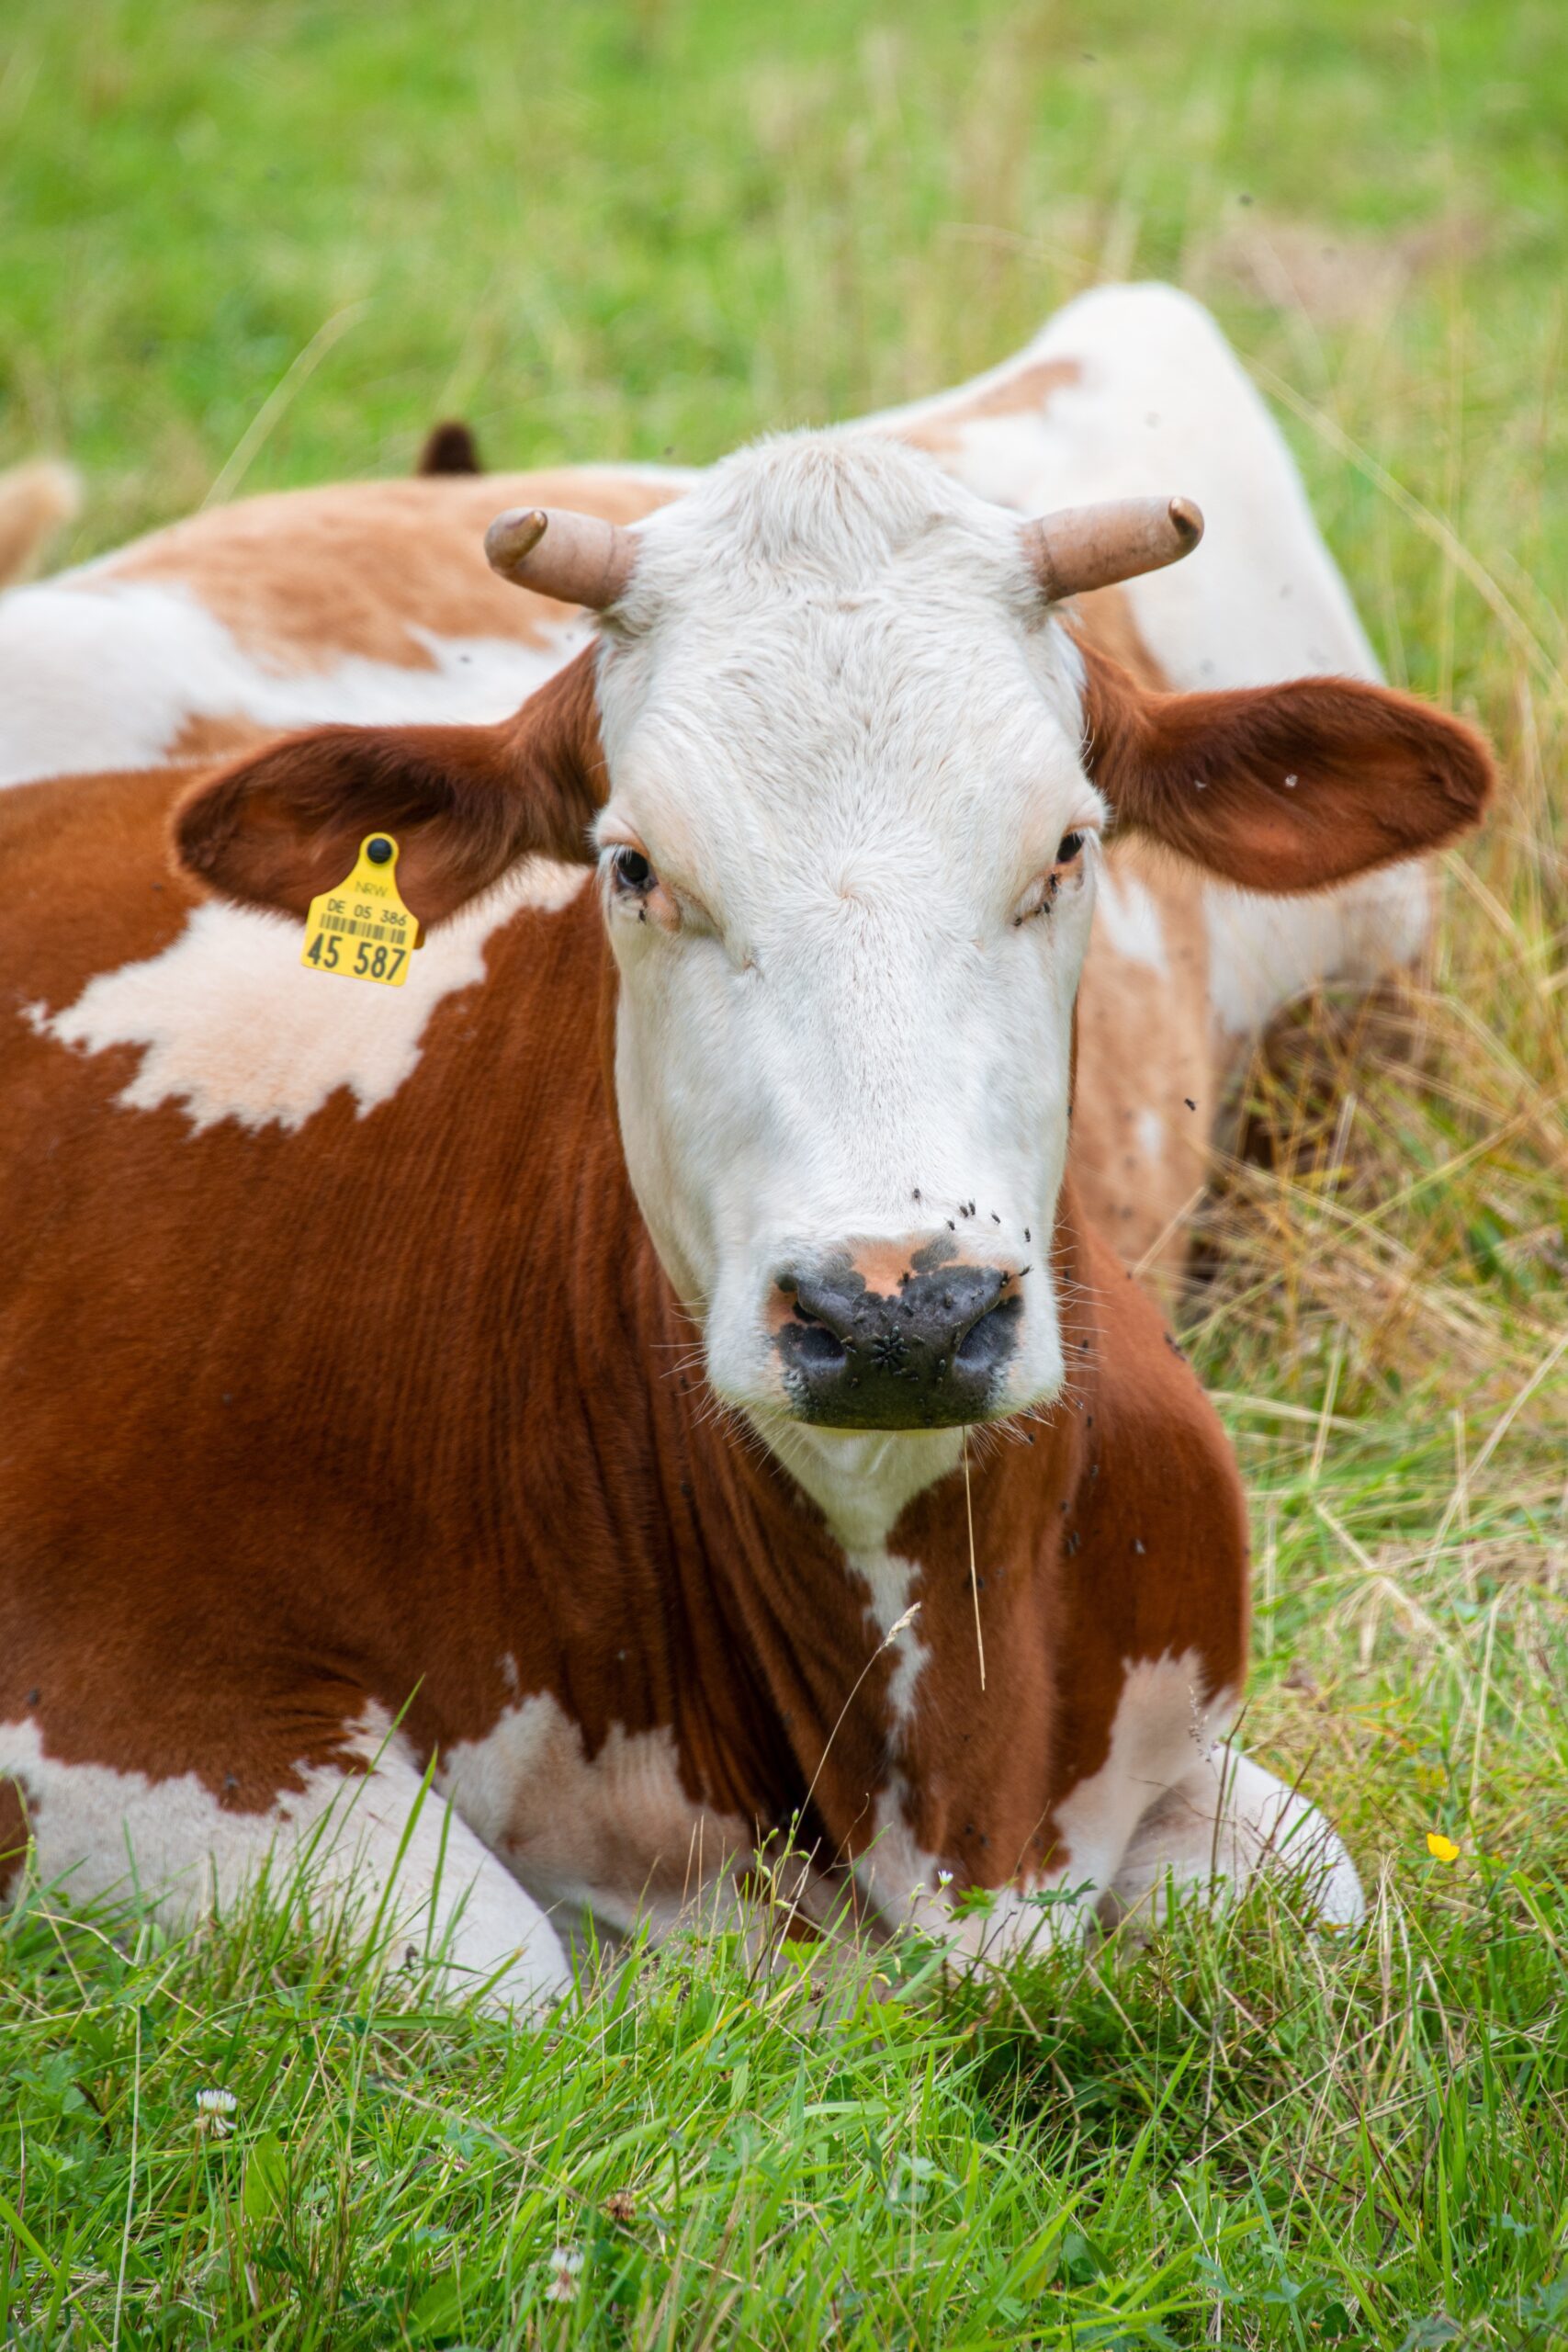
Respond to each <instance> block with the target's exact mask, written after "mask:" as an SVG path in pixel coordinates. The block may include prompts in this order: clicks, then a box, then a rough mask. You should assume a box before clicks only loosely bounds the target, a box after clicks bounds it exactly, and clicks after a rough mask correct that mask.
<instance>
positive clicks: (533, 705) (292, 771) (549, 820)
mask: <svg viewBox="0 0 1568 2352" xmlns="http://www.w3.org/2000/svg"><path fill="white" fill-rule="evenodd" d="M593 677H594V656H593V650H592V648H589V649H588V650H586V651H584V652H582V653H581V654H579V655H578V657H577V659H576V660H575V661H574V662H570V663H569V664H568V665H567V667H566V668H565V669H564V670H559V671H558V672H557V673H556V675H555V676H554V677H553V678H551V679H550V680H549V681H548V682H547V684H545V685H543V686H541V687H540V688H539V691H538V693H537V694H536V695H530V697H529V699H528V700H527V701H526V702H525V704H524V705H523V707H522V709H521V710H519V711H517V712H516V713H515V714H514V715H513V717H512V718H508V719H503V720H502V722H501V724H500V725H499V726H495V727H318V728H314V729H311V730H310V732H309V733H308V734H303V735H290V736H286V737H285V738H284V739H283V741H281V742H276V743H270V744H268V745H267V746H266V748H265V750H263V751H260V752H253V753H250V754H249V755H247V757H246V758H244V759H243V760H241V761H238V762H237V763H235V764H234V765H233V766H231V767H229V768H227V769H225V770H224V772H223V773H222V774H221V775H218V776H214V777H210V778H209V779H207V780H206V781H204V782H203V783H202V784H201V785H200V786H198V787H197V790H196V791H195V792H193V793H192V794H191V795H190V797H189V798H188V799H186V801H185V802H184V803H183V805H182V806H181V807H180V808H179V809H177V810H176V811H175V854H176V856H177V857H178V859H179V861H180V863H181V865H184V866H185V867H186V870H187V872H189V873H191V874H193V875H194V876H196V877H197V880H198V881H200V882H204V883H206V884H207V885H208V886H209V888H212V889H215V890H219V891H221V892H222V893H223V895H224V896H225V897H226V898H231V899H241V900H243V901H244V902H245V903H247V904H249V905H252V906H262V907H277V908H281V909H284V910H287V911H288V912H289V913H291V914H297V915H303V914H305V913H307V912H308V911H309V909H310V901H311V899H313V898H315V897H316V896H317V895H318V894H319V893H320V892H321V891H323V890H330V889H332V888H333V886H334V885H335V884H337V883H339V882H341V881H343V879H344V876H346V875H347V874H348V872H349V870H350V869H351V867H352V866H353V865H354V861H355V856H356V854H358V849H359V844H360V842H361V841H362V840H363V838H364V836H365V835H366V834H367V833H368V832H374V831H378V830H380V831H386V832H389V833H392V834H395V835H396V837H397V841H398V844H399V859H398V887H399V889H400V891H401V893H402V895H403V897H404V898H405V899H406V900H407V902H408V904H409V906H410V908H411V909H412V911H413V913H414V914H416V915H417V916H418V917H419V919H420V921H421V922H442V921H443V920H444V919H445V917H446V916H447V915H450V914H455V913H456V912H457V909H458V908H459V907H460V906H462V905H463V904H464V903H465V902H466V901H467V900H468V899H472V898H474V897H475V896H477V894H478V893H479V891H481V890H484V889H487V888H489V886H490V885H491V883H492V882H494V881H496V880H498V879H499V878H500V876H502V874H503V873H505V871H506V869H507V867H508V866H509V865H513V864H515V862H516V861H517V859H518V858H520V857H525V856H527V855H529V854H531V853H543V854H545V855H547V856H549V857H558V858H564V859H567V860H569V861H571V862H574V863H577V864H581V865H591V864H592V862H593V858H594V851H593V848H592V842H591V841H590V838H589V829H590V827H591V826H592V822H593V820H594V817H595V815H596V813H597V811H598V809H599V807H600V805H601V803H602V801H603V799H604V755H603V752H602V751H601V748H600V742H599V725H598V716H597V705H596V702H595V698H594V691H593Z"/></svg>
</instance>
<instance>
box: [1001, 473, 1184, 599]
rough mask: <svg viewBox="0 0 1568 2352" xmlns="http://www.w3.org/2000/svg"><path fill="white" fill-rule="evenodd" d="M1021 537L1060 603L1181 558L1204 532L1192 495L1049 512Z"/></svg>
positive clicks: (1038, 573)
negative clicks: (1057, 512)
mask: <svg viewBox="0 0 1568 2352" xmlns="http://www.w3.org/2000/svg"><path fill="white" fill-rule="evenodd" d="M1202 536H1203V517H1202V515H1201V514H1200V513H1199V512H1198V509H1197V507H1196V506H1195V505H1194V504H1193V503H1192V501H1191V500H1190V498H1108V499H1105V500H1103V501H1102V502H1101V503H1100V504H1099V505H1096V506H1065V507H1064V508H1063V509H1062V511H1061V513H1060V514H1059V515H1041V516H1040V518H1039V520H1038V521H1036V522H1032V523H1025V524H1024V525H1023V526H1022V531H1021V537H1022V539H1023V545H1024V549H1025V552H1026V553H1027V555H1028V557H1029V560H1030V563H1031V564H1032V567H1033V570H1034V573H1035V577H1036V578H1037V579H1038V581H1039V582H1040V585H1041V587H1042V588H1043V590H1044V591H1045V594H1046V595H1047V597H1049V599H1050V600H1051V602H1052V603H1053V604H1055V602H1056V600H1057V598H1058V597H1062V596H1080V595H1082V594H1084V592H1085V591H1086V590H1087V589H1089V588H1109V587H1110V586H1111V584H1112V582H1115V581H1118V580H1134V579H1135V578H1136V577H1137V575H1138V573H1139V572H1140V571H1160V570H1162V569H1163V567H1164V566H1165V565H1166V564H1168V563H1177V562H1179V560H1180V559H1181V558H1182V557H1183V556H1184V555H1190V554H1191V552H1192V550H1193V548H1195V547H1196V546H1197V544H1198V542H1199V540H1200V539H1201V537H1202Z"/></svg>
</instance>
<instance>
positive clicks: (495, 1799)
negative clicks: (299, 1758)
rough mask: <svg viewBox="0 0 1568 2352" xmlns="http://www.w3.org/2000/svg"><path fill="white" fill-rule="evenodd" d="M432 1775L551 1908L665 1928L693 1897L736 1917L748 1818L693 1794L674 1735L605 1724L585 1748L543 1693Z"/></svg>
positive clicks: (748, 1854) (455, 1751) (465, 1744)
mask: <svg viewBox="0 0 1568 2352" xmlns="http://www.w3.org/2000/svg"><path fill="white" fill-rule="evenodd" d="M436 1785H437V1786H438V1787H439V1788H440V1789H441V1790H442V1792H444V1793H445V1794H446V1796H448V1797H449V1799H450V1801H451V1803H452V1804H453V1806H454V1807H455V1808H456V1810H457V1812H458V1813H460V1814H461V1815H462V1817H463V1819H464V1820H465V1821H467V1822H469V1823H470V1824H471V1825H472V1826H473V1827H474V1829H475V1830H476V1831H477V1832H478V1834H479V1837H480V1838H483V1840H484V1842H485V1844H486V1845H487V1846H489V1847H490V1848H491V1849H492V1850H493V1851H494V1852H496V1853H498V1854H500V1855H502V1856H503V1857H504V1859H505V1860H506V1862H507V1864H508V1866H509V1867H510V1868H511V1869H512V1870H513V1871H515V1872H516V1874H517V1876H518V1878H519V1879H520V1880H521V1881H522V1883H524V1884H525V1886H526V1887H527V1888H528V1889H529V1891H530V1892H531V1893H532V1894H534V1896H535V1898H536V1900H537V1901H538V1902H539V1903H540V1904H541V1905H544V1906H545V1907H546V1908H547V1910H552V1911H553V1910H557V1909H559V1910H562V1911H563V1912H569V1911H572V1910H582V1909H586V1910H588V1911H591V1912H592V1914H593V1915H594V1917H596V1918H598V1919H601V1920H603V1921H604V1922H605V1923H606V1924H607V1925H608V1926H610V1927H613V1928H631V1927H632V1926H634V1925H635V1924H636V1923H637V1921H638V1920H648V1921H649V1922H650V1923H651V1925H652V1927H653V1928H654V1931H655V1932H656V1933H658V1934H667V1933H668V1932H669V1931H670V1930H671V1928H674V1927H675V1926H676V1925H677V1923H678V1922H679V1921H680V1920H682V1918H683V1917H684V1918H689V1917H692V1916H693V1915H694V1912H695V1911H696V1910H697V1908H698V1906H699V1904H700V1908H701V1914H702V1917H703V1918H704V1919H705V1920H706V1919H709V1918H710V1917H714V1916H715V1903H716V1904H717V1911H718V1916H720V1917H722V1918H723V1919H724V1920H725V1921H727V1922H731V1921H733V1920H734V1919H735V1918H737V1917H739V1896H738V1894H737V1892H736V1889H735V1885H734V1880H735V1874H736V1871H738V1870H739V1869H743V1868H744V1867H745V1865H746V1864H747V1863H748V1862H749V1861H750V1860H751V1858H752V1854H753V1851H754V1847H753V1841H752V1838H751V1834H750V1829H749V1828H748V1826H747V1825H746V1823H744V1822H742V1821H740V1820H738V1819H737V1818H736V1817H735V1816H733V1815H726V1814H722V1813H718V1812H716V1811H715V1810H714V1808H713V1807H711V1806H709V1805H705V1804H694V1803H693V1801H692V1800H691V1798H690V1797H688V1796H687V1794H686V1792H685V1790H684V1789H683V1787H682V1783H681V1774H680V1767H679V1763H678V1760H677V1757H676V1752H675V1741H674V1736H673V1734H672V1733H671V1731H670V1730H669V1729H668V1728H664V1727H660V1729H658V1730H655V1731H646V1732H627V1731H625V1730H624V1729H623V1728H622V1727H621V1725H620V1724H611V1726H610V1729H609V1733H608V1736H607V1737H606V1738H605V1740H604V1745H603V1746H602V1747H601V1748H600V1749H599V1752H598V1754H597V1755H596V1756H594V1757H592V1758H589V1756H588V1754H587V1751H586V1747H585V1743H584V1740H583V1736H582V1732H581V1727H580V1725H579V1724H576V1723H574V1722H573V1721H572V1719H571V1717H570V1716H569V1715H568V1714H566V1713H564V1711H563V1710H562V1709H561V1707H560V1706H559V1705H558V1702H556V1700H555V1699H553V1698H552V1697H551V1696H550V1695H549V1694H548V1693H547V1692H539V1693H537V1694H536V1695H535V1696H533V1697H531V1698H527V1699H525V1700H523V1701H522V1702H521V1704H520V1705H518V1706H515V1707H508V1708H507V1709H506V1710H505V1711H504V1713H502V1716H501V1717H500V1720H499V1721H498V1722H497V1723H496V1724H495V1725H494V1727H493V1729H491V1731H489V1732H487V1733H486V1734H485V1735H484V1736H483V1737H482V1738H479V1739H473V1740H465V1741H462V1742H461V1743H460V1744H459V1745H458V1746H457V1747H453V1748H452V1749H450V1750H449V1751H448V1753H447V1754H446V1756H445V1758H443V1759H442V1763H441V1766H440V1769H439V1771H438V1774H437V1780H436Z"/></svg>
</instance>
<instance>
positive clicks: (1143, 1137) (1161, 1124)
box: [1137, 1111, 1165, 1159]
mask: <svg viewBox="0 0 1568 2352" xmlns="http://www.w3.org/2000/svg"><path fill="white" fill-rule="evenodd" d="M1137 1128H1138V1149H1139V1150H1140V1151H1141V1152H1142V1153H1143V1155H1144V1158H1145V1159H1159V1158H1160V1156H1161V1155H1162V1153H1163V1152H1164V1150H1165V1121H1164V1120H1163V1119H1162V1118H1161V1117H1160V1114H1159V1113H1158V1112H1157V1111H1140V1112H1139V1114H1138V1119H1137Z"/></svg>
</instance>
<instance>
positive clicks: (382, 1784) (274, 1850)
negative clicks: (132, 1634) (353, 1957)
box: [0, 1716, 570, 2017]
mask: <svg viewBox="0 0 1568 2352" xmlns="http://www.w3.org/2000/svg"><path fill="white" fill-rule="evenodd" d="M350 1746H351V1748H352V1750H353V1752H354V1753H355V1754H356V1755H358V1756H359V1757H361V1758H363V1759H364V1760H365V1761H366V1762H367V1763H368V1764H370V1765H371V1766H372V1769H371V1770H369V1771H367V1772H365V1773H358V1772H350V1773H347V1774H345V1773H344V1771H342V1770H339V1769H337V1768H336V1767H327V1766H321V1767H315V1768H310V1767H305V1766H301V1767H299V1771H298V1777H299V1781H300V1783H301V1785H300V1787H299V1790H297V1791H295V1792H289V1793H286V1794H284V1795H282V1796H280V1797H279V1798H278V1800H277V1802H276V1804H274V1805H273V1806H272V1807H271V1809H270V1810H269V1811H268V1812H266V1813H263V1814H254V1813H239V1812H235V1811H233V1810H231V1808H228V1807H225V1806H223V1805H220V1804H219V1803H218V1802H217V1800H216V1798H214V1797H213V1796H212V1795H211V1794H210V1792H209V1791H208V1790H207V1789H206V1788H205V1787H204V1786H203V1784H202V1783H201V1781H198V1780H197V1778H196V1777H195V1775H194V1774H191V1773H186V1774H184V1775H182V1776H180V1777H179V1778H176V1779H174V1780H166V1781H152V1780H149V1779H148V1778H147V1777H146V1775H145V1774H143V1773H141V1772H117V1771H113V1770H109V1768H108V1767H107V1766H105V1765H99V1764H67V1763H62V1762H61V1761H59V1760H58V1759H57V1758H54V1757H51V1755H50V1754H49V1753H48V1751H47V1749H46V1748H45V1747H44V1745H43V1743H42V1741H41V1740H40V1738H39V1733H38V1727H37V1725H36V1724H33V1723H32V1722H31V1721H24V1722H19V1723H9V1724H0V1774H4V1773H13V1774H15V1775H16V1776H17V1778H18V1779H19V1781H20V1782H21V1784H22V1787H23V1789H24V1792H26V1796H27V1801H28V1811H29V1815H30V1817H31V1820H32V1825H33V1828H34V1832H35V1836H36V1839H37V1848H38V1871H39V1878H40V1879H41V1881H42V1882H43V1883H45V1884H46V1885H48V1886H51V1887H57V1888H58V1889H59V1890H60V1891H61V1892H62V1893H63V1894H66V1895H68V1896H69V1897H70V1898H71V1899H72V1900H73V1901H77V1902H89V1901H92V1900H94V1899H96V1898H98V1897H102V1896H108V1895H116V1894H139V1895H141V1896H143V1897H145V1898H146V1899H147V1900H148V1901H149V1902H150V1903H151V1904H152V1907H153V1909H154V1910H155V1911H156V1912H157V1914H158V1915H159V1916H160V1917H163V1918H164V1919H167V1920H169V1921H171V1922H174V1923H177V1924H184V1923H188V1922H190V1921H192V1920H195V1919H197V1918H198V1917H201V1916H202V1914H203V1913H204V1912H206V1911H208V1910H209V1909H210V1908H212V1907H213V1906H214V1905H220V1906H221V1905H228V1904H231V1903H232V1902H234V1901H235V1899H236V1898H237V1897H238V1896H239V1895H240V1894H242V1893H243V1890H244V1888H245V1887H246V1886H247V1885H248V1884H249V1883H250V1882H251V1881H252V1880H253V1879H254V1878H255V1877H256V1875H257V1874H258V1873H259V1872H260V1871H262V1870H263V1869H264V1868H266V1867H269V1866H270V1868H271V1870H272V1872H273V1876H274V1880H275V1883H276V1877H277V1873H278V1871H283V1872H284V1873H287V1874H292V1873H293V1872H295V1871H298V1872H299V1880H300V1883H301V1885H302V1886H303V1887H304V1889H305V1890H306V1891H307V1892H308V1894H309V1896H310V1900H311V1902H312V1904H313V1905H319V1906H320V1907H321V1910H322V1911H323V1912H325V1913H328V1914H331V1913H334V1912H336V1911H339V1910H342V1909H344V1908H346V1907H349V1906H352V1911H353V1916H354V1918H355V1923H356V1924H357V1925H358V1926H359V1927H360V1928H367V1927H368V1926H369V1925H370V1923H371V1921H372V1920H373V1918H374V1917H375V1916H376V1913H377V1910H378V1906H379V1905H381V1904H382V1902H383V1900H384V1901H385V1904H386V1908H385V1910H384V1912H383V1913H382V1917H381V1922H380V1927H381V1932H382V1933H383V1934H384V1935H385V1936H386V1937H387V1938H388V1939H389V1941H390V1943H391V1945H392V1949H393V1951H394V1952H395V1953H397V1954H398V1955H399V1956H400V1949H401V1947H402V1945H404V1944H405V1943H412V1944H413V1945H415V1947H416V1948H417V1949H419V1950H421V1951H429V1952H430V1953H431V1954H433V1955H434V1956H437V1957H439V1958H440V1959H441V1960H442V1962H443V1976H444V1978H445V1981H446V1985H447V1987H448V1989H449V1990H451V1991H453V1992H458V1993H460V1992H464V1991H475V1990H479V1988H481V1987H484V1988H488V1989H487V1992H486V1998H487V2002H488V2003H489V2005H491V2006H494V2007H502V2008H503V2009H506V2010H508V2011H511V2012H513V2013H514V2014H516V2015H518V2016H520V2017H529V2016H534V2015H536V2014H538V2013H539V2012H540V2011H541V2010H542V2009H544V2008H546V2007H548V2006H549V2005H550V2003H551V2002H553V2001H555V2000H557V1999H558V1998H559V1997H560V1996H561V1995H563V1994H564V1993H565V1992H566V1991H567V1990H568V1989H569V1985H570V1973H569V1971H568V1969H567V1965H566V1961H565V1956H564V1954H563V1952H562V1950H561V1946H560V1943H559V1941H558V1938H557V1936H556V1934H555V1932H554V1930H553V1929H552V1928H551V1927H550V1925H549V1923H548V1922H547V1920H546V1918H545V1917H544V1916H543V1914H542V1913H541V1912H540V1910H539V1908H538V1906H537V1905H536V1903H534V1901H533V1900H532V1899H531V1898H530V1896H529V1895H528V1894H526V1893H525V1890H524V1889H523V1888H522V1887H521V1886H520V1885H519V1884H518V1883H517V1882H516V1881H515V1880H514V1879H513V1878H512V1877H511V1876H510V1875H509V1874H508V1872H507V1871H505V1870H504V1869H503V1868H502V1864H501V1863H500V1862H498V1861H497V1860H495V1859H494V1857H493V1856H492V1855H491V1854H489V1853H487V1852H486V1850H485V1849H484V1847H483V1846H482V1845H481V1844H480V1843H479V1838H476V1837H475V1835H474V1833H473V1831H472V1830H471V1829H470V1828H468V1826H466V1824H465V1823H464V1822H463V1821H462V1820H461V1819H460V1818H459V1817H458V1816H457V1815H456V1814H455V1813H452V1812H450V1811H449V1810H448V1808H447V1806H446V1803H445V1802H444V1800H443V1799H442V1798H441V1797H440V1796H439V1795H438V1794H437V1793H436V1792H434V1790H427V1791H425V1792H424V1793H423V1798H422V1796H421V1775H420V1773H419V1770H418V1769H417V1767H416V1766H415V1764H414V1763H413V1761H412V1758H410V1756H409V1755H408V1753H407V1752H406V1749H405V1748H404V1747H403V1745H402V1743H401V1742H400V1739H399V1738H398V1737H397V1736H396V1735H391V1736H389V1733H388V1726H387V1724H386V1722H385V1720H384V1719H381V1718H379V1717H378V1716H367V1719H366V1721H365V1722H364V1724H362V1725H361V1726H360V1728H359V1730H358V1732H357V1734H356V1735H355V1737H354V1738H353V1739H352V1741H351V1742H350ZM492 1980H493V1982H492Z"/></svg>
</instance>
